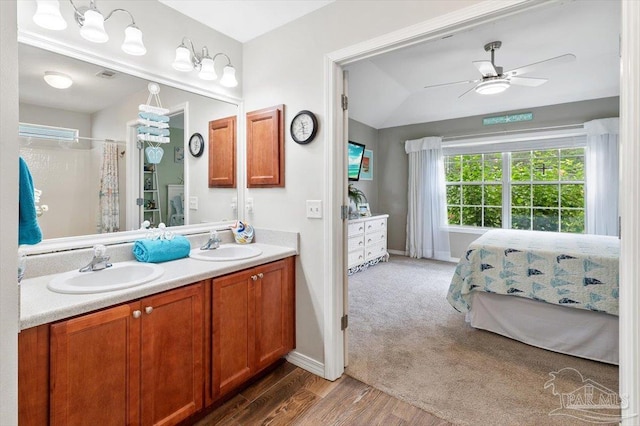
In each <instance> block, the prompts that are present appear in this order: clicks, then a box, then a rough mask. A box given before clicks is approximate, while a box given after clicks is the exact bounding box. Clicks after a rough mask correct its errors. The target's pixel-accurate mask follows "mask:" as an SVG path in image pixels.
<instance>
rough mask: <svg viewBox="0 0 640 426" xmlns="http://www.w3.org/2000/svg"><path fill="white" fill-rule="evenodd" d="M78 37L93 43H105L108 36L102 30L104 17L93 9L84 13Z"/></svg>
mask: <svg viewBox="0 0 640 426" xmlns="http://www.w3.org/2000/svg"><path fill="white" fill-rule="evenodd" d="M80 35H81V36H82V37H83V38H84V39H86V40H89V41H92V42H94V43H106V42H107V41H109V35H108V34H107V32H106V31H105V30H104V16H102V14H101V13H100V12H98V11H97V10H94V9H89V10H87V11H86V12H85V13H84V21H83V23H82V28H80Z"/></svg>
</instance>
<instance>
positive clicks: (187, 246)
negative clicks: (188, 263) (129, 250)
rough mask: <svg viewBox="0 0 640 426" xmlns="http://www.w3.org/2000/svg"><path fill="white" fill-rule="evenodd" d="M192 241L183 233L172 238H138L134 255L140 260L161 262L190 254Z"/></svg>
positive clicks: (134, 245)
mask: <svg viewBox="0 0 640 426" xmlns="http://www.w3.org/2000/svg"><path fill="white" fill-rule="evenodd" d="M189 251H191V243H189V240H187V239H186V238H185V237H183V236H182V235H176V236H175V237H174V238H173V239H172V240H147V239H145V240H136V242H135V243H134V244H133V255H134V256H135V257H136V259H138V262H147V263H160V262H167V261H169V260H175V259H182V258H183V257H187V256H189Z"/></svg>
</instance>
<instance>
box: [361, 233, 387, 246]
mask: <svg viewBox="0 0 640 426" xmlns="http://www.w3.org/2000/svg"><path fill="white" fill-rule="evenodd" d="M380 242H384V243H385V245H386V243H387V231H384V230H383V231H378V232H371V233H369V232H367V233H366V235H365V236H364V245H365V247H367V248H368V247H369V246H371V245H373V244H378V243H380Z"/></svg>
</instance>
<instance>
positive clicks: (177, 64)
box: [173, 45, 193, 72]
mask: <svg viewBox="0 0 640 426" xmlns="http://www.w3.org/2000/svg"><path fill="white" fill-rule="evenodd" d="M173 68H174V69H176V70H178V71H185V72H186V71H191V70H192V69H193V63H192V62H191V52H189V49H187V48H186V47H184V45H180V46H178V48H177V49H176V59H175V60H174V61H173Z"/></svg>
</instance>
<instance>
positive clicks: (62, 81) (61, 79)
mask: <svg viewBox="0 0 640 426" xmlns="http://www.w3.org/2000/svg"><path fill="white" fill-rule="evenodd" d="M44 81H46V82H47V84H48V85H49V86H51V87H54V88H56V89H68V88H69V87H71V85H72V84H73V80H72V79H71V77H69V76H68V75H67V74H63V73H61V72H56V71H45V73H44Z"/></svg>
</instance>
